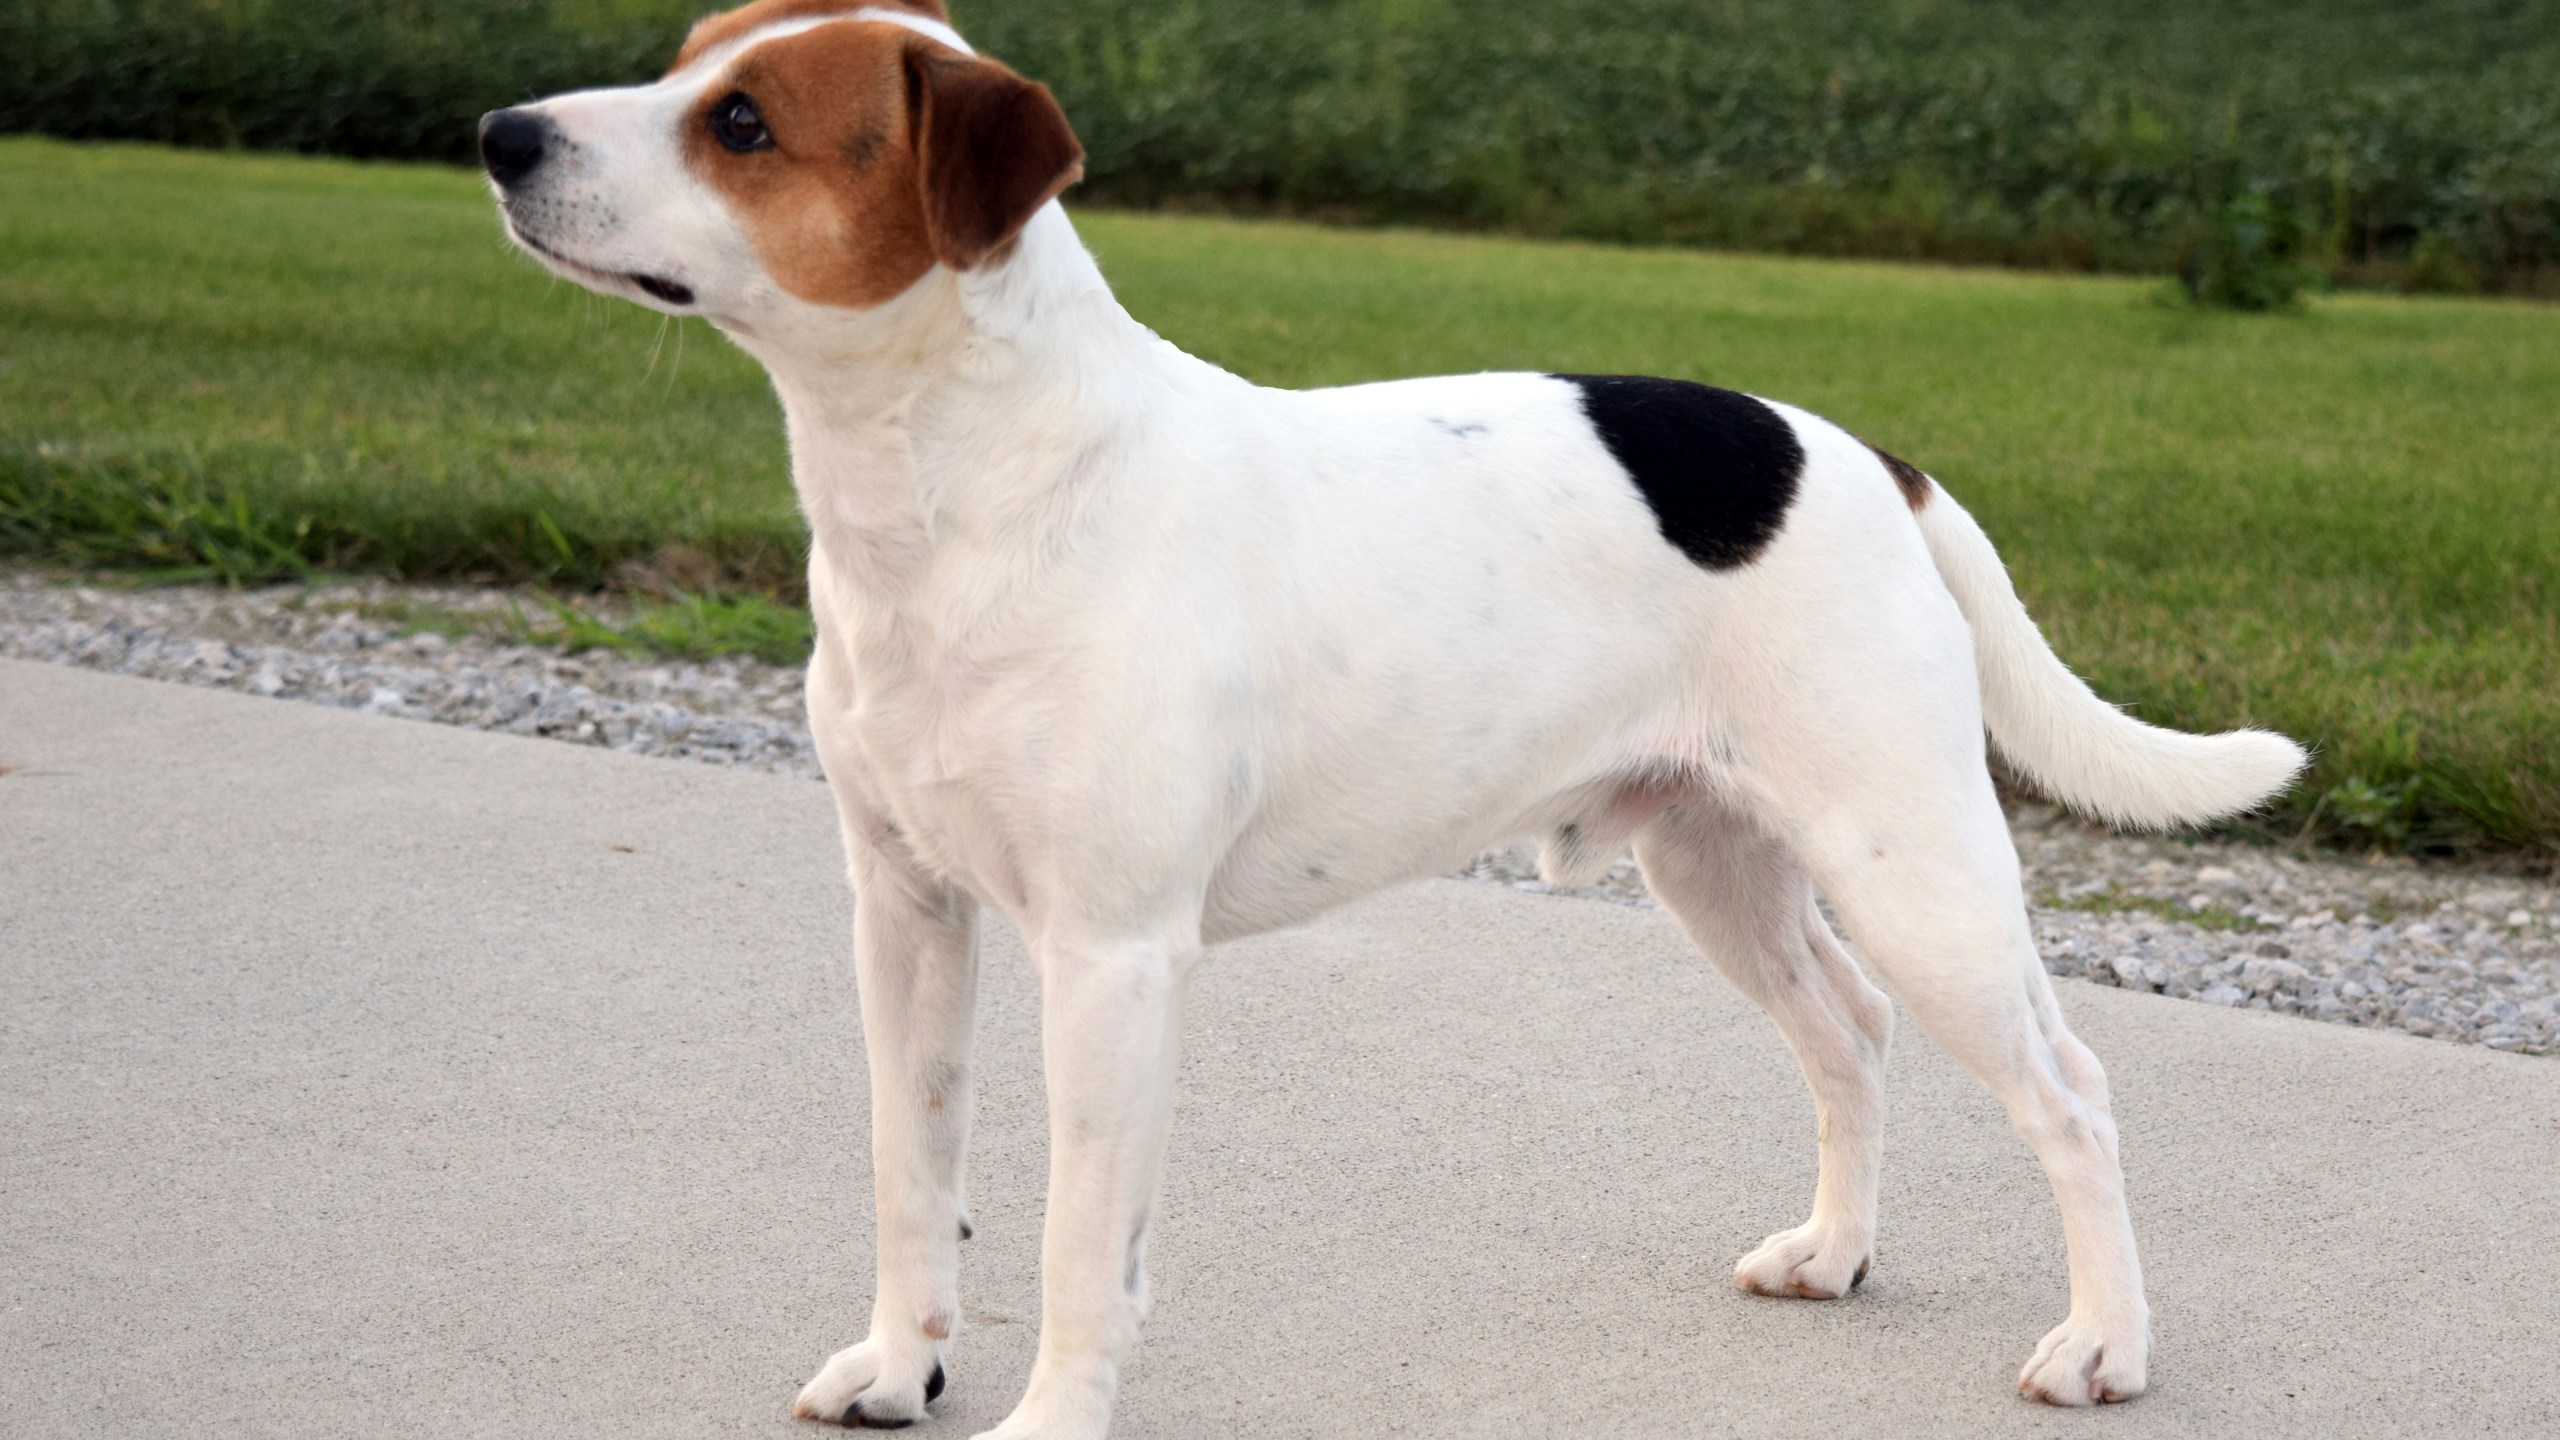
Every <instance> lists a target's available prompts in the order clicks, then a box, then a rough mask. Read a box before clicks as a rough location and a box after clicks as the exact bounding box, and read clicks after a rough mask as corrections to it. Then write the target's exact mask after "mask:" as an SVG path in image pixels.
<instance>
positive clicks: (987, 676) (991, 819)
mask: <svg viewBox="0 0 2560 1440" xmlns="http://www.w3.org/2000/svg"><path fill="white" fill-rule="evenodd" d="M1008 657H1012V658H1011V659H1010V660H1009V659H1008ZM865 658H866V660H867V661H868V663H863V664H859V665H858V666H857V668H856V671H855V690H856V703H855V706H854V710H853V714H852V716H851V730H852V734H853V737H854V740H855V742H856V745H857V747H858V749H859V751H860V753H861V756H862V758H863V761H864V765H865V768H866V770H867V771H868V775H869V780H870V783H871V786H872V788H873V789H874V791H875V792H876V794H877V796H878V798H879V800H880V801H881V802H882V803H883V804H884V805H885V806H886V807H887V809H888V811H889V813H890V817H891V818H892V819H894V820H895V821H896V822H897V825H898V827H899V829H900V831H901V832H902V833H903V835H904V837H905V840H906V844H907V846H908V848H909V849H910V850H911V851H912V852H913V853H914V855H915V858H916V859H917V860H918V861H920V862H922V863H923V864H924V865H925V866H927V867H928V868H930V869H932V870H934V871H936V872H938V873H940V874H943V875H947V876H949V877H951V878H952V879H954V880H956V881H958V882H960V883H961V884H963V885H965V886H967V887H968V888H970V889H971V890H973V891H976V892H977V893H978V894H980V895H981V896H983V897H984V898H986V899H989V900H992V901H995V902H997V903H999V904H1018V903H1020V902H1021V900H1022V899H1023V898H1024V896H1023V890H1024V882H1023V879H1022V875H1021V868H1022V867H1021V857H1022V855H1023V853H1024V851H1025V849H1026V841H1025V837H1026V836H1028V835H1030V834H1032V833H1035V832H1036V830H1037V828H1038V826H1037V816H1038V813H1039V811H1040V810H1041V808H1042V801H1043V797H1044V796H1046V795H1047V794H1048V793H1049V792H1050V791H1051V789H1052V788H1053V784H1054V782H1053V779H1052V777H1051V776H1049V775H1048V774H1047V773H1046V770H1047V768H1048V766H1047V764H1046V761H1045V759H1044V756H1043V754H1042V747H1039V746H1037V745H1036V744H1032V743H1030V740H1031V738H1032V737H1034V736H1036V735H1037V734H1038V733H1039V731H1040V728H1041V727H1042V725H1043V723H1044V717H1047V716H1049V714H1050V712H1051V710H1052V709H1053V708H1054V697H1048V696H1043V695H1042V694H1041V693H1040V687H1039V686H1038V685H1036V684H1034V683H1033V680H1034V677H1035V676H1036V675H1037V673H1038V668H1039V667H1036V666H1026V665H1025V664H1024V663H1023V662H1022V659H1021V657H1019V656H1018V654H1016V652H1015V650H1014V648H1013V647H1012V646H1010V645H1001V644H999V645H987V646H981V647H955V646H949V645H935V644H931V643H929V642H917V641H914V640H913V639H910V640H909V641H908V642H907V643H903V644H899V645H894V646H887V647H880V648H878V649H875V651H874V652H873V653H872V654H870V655H869V656H867V657H865Z"/></svg>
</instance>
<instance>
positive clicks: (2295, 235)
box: [2178, 190, 2320, 310]
mask: <svg viewBox="0 0 2560 1440" xmlns="http://www.w3.org/2000/svg"><path fill="white" fill-rule="evenodd" d="M2305 249H2306V235H2305V227H2304V226H2303V224H2302V221H2301V218H2300V217H2299V216H2297V215H2296V214H2295V213H2294V212H2292V211H2291V210H2288V209H2285V208H2284V207H2282V206H2279V205H2277V204H2276V203H2274V202H2273V201H2271V200H2269V199H2268V198H2267V194H2266V192H2265V191H2263V190H2247V191H2243V192H2241V193H2240V194H2238V195H2235V196H2233V197H2232V198H2230V199H2229V200H2226V201H2224V202H2223V203H2222V204H2220V205H2217V206H2215V207H2214V208H2213V209H2212V211H2211V212H2209V213H2208V214H2207V215H2206V216H2205V225H2204V233H2203V235H2202V236H2201V237H2199V238H2198V239H2197V240H2196V242H2195V243H2193V244H2192V245H2190V246H2188V248H2187V253H2186V254H2184V255H2182V256H2180V257H2179V260H2178V283H2180V284H2181V285H2183V286H2185V287H2186V291H2187V296H2188V298H2190V299H2192V300H2194V301H2195V302H2196V303H2197V304H2199V305H2212V306H2217V307H2220V308H2222V309H2226V310H2282V309H2285V308H2287V307H2288V306H2291V305H2292V304H2294V303H2295V301H2297V300H2298V299H2300V298H2301V295H2302V291H2303V289H2304V287H2306V286H2309V285H2311V284H2313V283H2315V282H2316V281H2318V280H2319V278H2320V272H2319V271H2318V270H2317V269H2316V268H2314V267H2313V266H2311V265H2309V264H2306V263H2305V262H2304V259H2303V255H2304V251H2305Z"/></svg>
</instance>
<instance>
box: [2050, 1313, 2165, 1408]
mask: <svg viewBox="0 0 2560 1440" xmlns="http://www.w3.org/2000/svg"><path fill="white" fill-rule="evenodd" d="M2150 1355H2151V1327H2150V1325H2149V1324H2148V1323H2147V1322H2145V1321H2142V1320H2140V1319H2138V1318H2137V1319H2131V1320H2126V1321H2122V1322H2119V1323H2116V1324H2112V1325H2110V1324H2107V1323H2104V1322H2101V1321H2097V1320H2083V1319H2081V1318H2080V1317H2079V1316H2077V1315H2075V1316H2073V1317H2071V1318H2070V1319H2068V1320H2065V1321H2063V1322H2062V1323H2061V1324H2059V1325H2057V1326H2055V1327H2053V1333H2052V1334H2050V1335H2047V1336H2045V1337H2044V1341H2043V1343H2041V1344H2039V1345H2037V1346H2036V1353H2035V1354H2034V1355H2033V1356H2031V1357H2029V1358H2028V1360H2027V1368H2025V1369H2024V1370H2021V1371H2019V1372H2018V1388H2019V1389H2020V1390H2021V1391H2024V1392H2025V1393H2026V1395H2027V1396H2028V1398H2030V1399H2035V1400H2041V1401H2043V1402H2044V1403H2046V1404H2047V1405H2103V1404H2106V1403H2108V1402H2110V1401H2115V1400H2130V1399H2132V1398H2133V1397H2134V1396H2136V1395H2139V1394H2141V1393H2142V1390H2143V1386H2144V1384H2145V1383H2146V1382H2145V1380H2144V1376H2143V1367H2144V1365H2145V1364H2146V1363H2147V1362H2148V1361H2149V1359H2150Z"/></svg>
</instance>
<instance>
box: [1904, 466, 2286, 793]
mask: <svg viewBox="0 0 2560 1440" xmlns="http://www.w3.org/2000/svg"><path fill="white" fill-rule="evenodd" d="M1925 493H1926V496H1927V498H1926V499H1925V501H1924V502H1923V503H1922V504H1921V506H1920V508H1919V521H1920V533H1921V535H1922V536H1923V537H1924V538H1925V539H1926V540H1927V541H1928V544H1929V558H1930V559H1931V560H1933V561H1935V562H1936V563H1937V566H1938V574H1939V575H1940V576H1941V577H1943V578H1944V579H1945V581H1946V583H1947V589H1948V590H1949V591H1950V592H1952V593H1953V594H1954V595H1955V598H1956V608H1958V609H1960V610H1962V611H1963V612H1964V618H1965V620H1966V621H1967V622H1968V623H1970V624H1971V625H1972V626H1973V657H1974V661H1973V663H1974V668H1975V670H1976V672H1977V673H1978V675H1979V676H1980V680H1981V685H1982V718H1983V722H1984V723H1985V724H1986V725H1987V726H1988V727H1989V728H1990V731H1991V738H1992V740H1993V741H1994V742H1996V743H1997V744H1998V745H1999V747H2000V753H2001V754H2002V755H2004V756H2006V757H2007V758H2008V760H2009V761H2010V763H2011V764H2013V765H2015V766H2016V767H2017V768H2018V769H2019V770H2020V771H2021V772H2023V775H2024V777H2025V778H2026V779H2028V780H2030V781H2032V782H2033V783H2034V784H2035V785H2036V787H2037V788H2038V789H2041V790H2043V791H2044V792H2045V793H2046V794H2048V795H2050V796H2052V797H2053V798H2054V799H2056V800H2059V801H2062V802H2063V803H2064V804H2066V805H2069V806H2070V807H2071V808H2073V809H2075V810H2078V811H2081V812H2083V813H2085V814H2088V815H2091V816H2094V817H2096V818H2098V819H2102V820H2107V821H2112V822H2114V823H2116V824H2119V825H2132V826H2141V827H2144V828H2152V829H2158V828H2165V827H2168V826H2173V825H2194V824H2201V823H2202V822H2204V821H2207V820H2213V819H2217V818H2219V817H2221V816H2224V815H2232V814H2237V813H2238V812H2240V811H2243V810H2247V809H2249V808H2251V807H2252V806H2255V805H2257V804H2259V803H2260V802H2262V801H2264V800H2266V799H2267V798H2268V797H2269V796H2271V795H2274V794H2275V793H2276V792H2278V791H2280V790H2282V789H2283V788H2284V787H2285V786H2286V785H2287V784H2288V783H2290V782H2291V781H2292V779H2293V777H2294V776H2295V775H2296V774H2299V773H2300V772H2301V770H2302V767H2303V764H2304V762H2305V760H2306V759H2307V758H2308V757H2306V756H2305V755H2304V754H2303V751H2302V747H2301V746H2299V745H2296V744H2294V743H2293V742H2292V741H2291V740H2288V739H2286V738H2285V737H2284V736H2282V735H2278V734H2275V733H2274V732H2272V731H2267V730H2233V731H2230V732H2228V733H2226V734H2221V735H2188V734H2184V733H2181V732H2179V731H2176V730H2163V729H2160V728H2159V727H2157V726H2153V725H2145V724H2143V723H2142V722H2141V721H2139V720H2136V719H2134V718H2133V717H2132V716H2130V715H2127V714H2126V713H2124V712H2123V711H2122V710H2119V709H2117V708H2116V707H2115V706H2113V705H2110V704H2108V703H2107V702H2106V701H2104V700H2101V699H2099V698H2098V697H2097V695H2096V694H2095V693H2093V692H2092V691H2091V690H2090V689H2089V687H2088V686H2087V685H2085V684H2082V683H2081V680H2080V677H2079V676H2077V675H2074V674H2072V673H2071V670H2070V667H2068V666H2066V665H2064V664H2063V663H2062V660H2061V657H2059V656H2057V655H2055V654H2054V653H2053V648H2052V647H2051V646H2049V645H2047V644H2045V642H2044V634H2043V632H2041V631H2039V630H2038V629H2036V622H2035V621H2034V619H2033V618H2031V617H2030V616H2029V615H2028V614H2027V607H2026V606H2024V605H2022V604H2020V603H2019V601H2018V592H2017V590H2016V588H2015V587H2013V586H2012V585H2010V583H2009V571H2008V567H2006V566H2004V565H2002V564H2001V563H2000V552H1999V551H1997V550H1994V549H1993V548H1992V546H1991V537H1990V536H1988V535H1985V534H1983V533H1982V527H1981V526H1980V525H1977V524H1975V523H1974V519H1973V517H1972V516H1971V515H1968V514H1966V513H1965V512H1964V508H1963V507H1962V506H1960V505H1958V504H1956V503H1955V501H1954V500H1953V499H1952V498H1950V497H1949V496H1948V494H1947V492H1946V489H1945V487H1943V486H1931V487H1930V488H1929V490H1928V491H1927V492H1925Z"/></svg>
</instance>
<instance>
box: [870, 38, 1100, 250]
mask: <svg viewBox="0 0 2560 1440" xmlns="http://www.w3.org/2000/svg"><path fill="white" fill-rule="evenodd" d="M906 65H907V116H908V120H909V122H910V124H911V126H912V130H911V133H912V134H913V135H914V136H915V137H916V173H917V177H918V181H919V183H921V184H922V185H923V187H924V226H925V235H926V238H927V239H928V240H929V241H930V242H931V244H932V246H933V258H935V259H936V260H939V261H941V262H942V263H943V264H945V265H948V266H950V267H951V268H952V269H954V270H967V269H970V268H972V267H974V266H976V265H977V264H978V263H979V262H981V261H983V260H985V259H986V258H987V257H988V256H989V255H992V254H994V253H995V252H996V251H997V250H999V249H1001V248H1003V246H1004V244H1005V242H1007V241H1009V240H1011V239H1012V238H1013V237H1014V236H1015V235H1016V234H1017V233H1019V232H1020V231H1021V229H1022V227H1023V226H1024V225H1027V224H1029V223H1030V221H1031V217H1032V215H1033V214H1035V213H1036V212H1038V210H1039V209H1040V207H1041V206H1043V205H1046V204H1048V203H1049V202H1050V201H1051V200H1052V199H1055V198H1056V197H1057V194H1058V192H1059V191H1061V190H1064V189H1066V188H1067V187H1068V186H1070V185H1072V184H1074V183H1075V182H1076V181H1077V180H1078V179H1080V178H1082V177H1083V175H1084V146H1083V145H1082V144H1081V143H1079V142H1078V141H1077V140H1076V132H1075V131H1073V130H1071V129H1069V128H1068V127H1067V114H1066V112H1065V111H1063V110H1061V109H1059V108H1058V102H1057V99H1056V98H1055V97H1053V96H1052V95H1050V93H1049V87H1048V86H1046V85H1040V84H1035V83H1034V82H1032V81H1029V80H1025V79H1023V78H1022V77H1021V76H1019V75H1016V74H1014V73H1013V72H1012V71H1010V70H1007V69H1006V68H1004V67H1003V66H1002V65H999V64H997V63H995V62H994V61H992V60H981V59H979V58H977V57H976V56H972V55H961V54H957V53H955V52H953V51H951V50H948V49H945V48H944V47H942V46H939V45H934V44H930V43H923V44H916V45H911V46H909V47H908V48H907V55H906Z"/></svg>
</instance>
